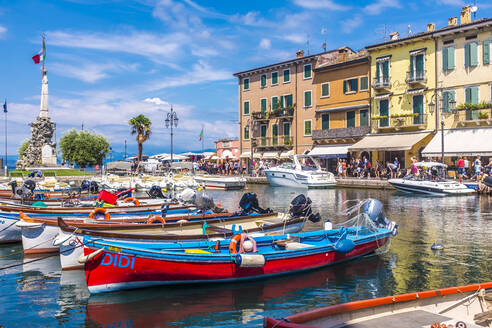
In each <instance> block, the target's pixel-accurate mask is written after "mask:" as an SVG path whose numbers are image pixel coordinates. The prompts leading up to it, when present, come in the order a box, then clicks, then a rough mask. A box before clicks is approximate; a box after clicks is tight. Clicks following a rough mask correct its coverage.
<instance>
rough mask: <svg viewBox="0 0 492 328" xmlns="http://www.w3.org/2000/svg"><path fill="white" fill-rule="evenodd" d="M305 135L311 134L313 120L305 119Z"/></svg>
mask: <svg viewBox="0 0 492 328" xmlns="http://www.w3.org/2000/svg"><path fill="white" fill-rule="evenodd" d="M304 135H305V136H310V135H311V120H306V121H304Z"/></svg>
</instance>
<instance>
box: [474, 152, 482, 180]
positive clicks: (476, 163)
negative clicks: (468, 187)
mask: <svg viewBox="0 0 492 328" xmlns="http://www.w3.org/2000/svg"><path fill="white" fill-rule="evenodd" d="M473 169H474V172H475V175H474V177H475V178H476V179H477V182H479V181H480V177H481V175H482V161H481V160H480V155H477V157H476V158H475V160H474V161H473Z"/></svg>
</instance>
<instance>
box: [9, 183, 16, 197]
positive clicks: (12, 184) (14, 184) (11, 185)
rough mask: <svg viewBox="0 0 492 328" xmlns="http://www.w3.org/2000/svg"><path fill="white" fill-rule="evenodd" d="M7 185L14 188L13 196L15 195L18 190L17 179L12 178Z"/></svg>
mask: <svg viewBox="0 0 492 328" xmlns="http://www.w3.org/2000/svg"><path fill="white" fill-rule="evenodd" d="M7 185H8V186H10V188H11V189H12V196H15V195H16V190H17V181H15V180H12V181H10V182H9V183H8V184H7Z"/></svg>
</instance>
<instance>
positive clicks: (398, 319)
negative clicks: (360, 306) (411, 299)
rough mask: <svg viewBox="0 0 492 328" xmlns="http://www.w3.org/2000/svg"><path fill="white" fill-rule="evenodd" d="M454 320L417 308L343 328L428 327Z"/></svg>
mask: <svg viewBox="0 0 492 328" xmlns="http://www.w3.org/2000/svg"><path fill="white" fill-rule="evenodd" d="M448 320H452V318H449V317H446V316H443V315H440V314H435V313H431V312H427V311H424V310H415V311H409V312H401V313H394V314H391V315H385V316H382V317H379V318H374V319H369V320H366V321H362V322H358V323H352V324H348V325H345V326H343V328H373V327H384V328H393V327H395V328H407V327H408V328H415V327H428V326H430V325H432V324H434V323H436V322H441V323H442V322H444V321H448Z"/></svg>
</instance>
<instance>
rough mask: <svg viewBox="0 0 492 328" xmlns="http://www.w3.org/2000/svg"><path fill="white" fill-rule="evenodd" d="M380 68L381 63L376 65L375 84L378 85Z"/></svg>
mask: <svg viewBox="0 0 492 328" xmlns="http://www.w3.org/2000/svg"><path fill="white" fill-rule="evenodd" d="M379 66H381V63H376V82H377V83H379V81H380V78H381V76H380V75H381V69H380V68H379Z"/></svg>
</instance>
